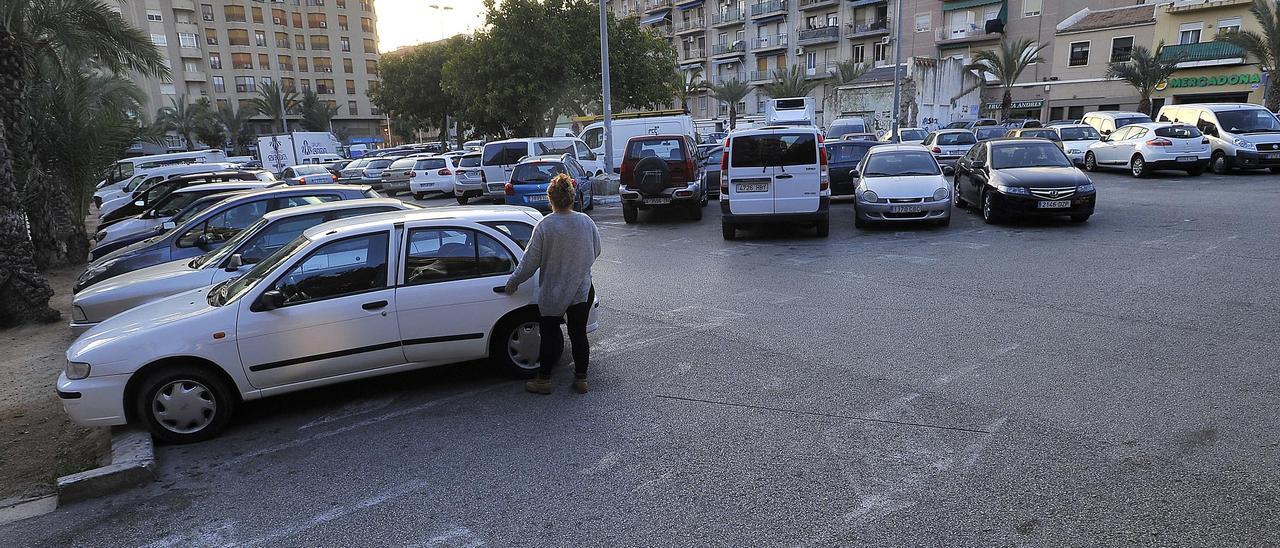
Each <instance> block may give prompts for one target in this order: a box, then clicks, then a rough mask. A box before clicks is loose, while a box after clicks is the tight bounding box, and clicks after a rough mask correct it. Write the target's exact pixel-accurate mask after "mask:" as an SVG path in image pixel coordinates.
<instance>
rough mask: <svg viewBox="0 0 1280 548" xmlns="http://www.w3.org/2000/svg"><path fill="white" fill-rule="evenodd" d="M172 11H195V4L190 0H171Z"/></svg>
mask: <svg viewBox="0 0 1280 548" xmlns="http://www.w3.org/2000/svg"><path fill="white" fill-rule="evenodd" d="M172 4H173V9H174V10H181V11H196V3H195V2H192V1H191V0H173V2H172Z"/></svg>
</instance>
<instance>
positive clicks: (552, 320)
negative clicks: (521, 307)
mask: <svg viewBox="0 0 1280 548" xmlns="http://www.w3.org/2000/svg"><path fill="white" fill-rule="evenodd" d="M595 296H596V290H595V288H594V287H593V288H591V294H590V295H588V296H587V302H585V303H578V304H575V305H572V306H570V307H569V309H568V310H567V311H566V312H565V325H567V326H568V327H569V344H571V345H572V346H573V376H574V377H586V376H587V365H588V362H590V361H591V346H590V344H591V343H589V342H587V318H588V317H590V315H591V303H592V302H593V301H595ZM539 324H540V327H541V329H542V345H541V348H539V353H538V355H539V356H556V357H557V358H559V357H560V354H561V353H563V352H564V339H563V336H562V335H561V333H560V318H558V317H555V316H542V320H541V322H539ZM541 361H542V363H541V364H540V365H541V367H540V368H539V369H538V376H539V377H542V378H544V379H545V378H550V377H551V368H552V367H555V365H556V361H557V360H547V359H543V360H541Z"/></svg>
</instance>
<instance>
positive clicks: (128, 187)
mask: <svg viewBox="0 0 1280 548" xmlns="http://www.w3.org/2000/svg"><path fill="white" fill-rule="evenodd" d="M146 179H147V174H146V173H143V174H142V175H138V176H136V177H134V178H133V179H130V180H129V182H127V183H125V184H124V189H125V191H127V192H133V191H134V190H137V188H138V185H140V184H142V181H145V180H146Z"/></svg>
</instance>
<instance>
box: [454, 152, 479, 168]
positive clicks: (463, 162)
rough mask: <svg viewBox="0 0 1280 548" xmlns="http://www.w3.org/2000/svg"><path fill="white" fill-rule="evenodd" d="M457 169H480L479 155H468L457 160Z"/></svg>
mask: <svg viewBox="0 0 1280 548" xmlns="http://www.w3.org/2000/svg"><path fill="white" fill-rule="evenodd" d="M458 167H480V155H479V154H468V155H466V156H463V157H462V158H460V159H459V160H458Z"/></svg>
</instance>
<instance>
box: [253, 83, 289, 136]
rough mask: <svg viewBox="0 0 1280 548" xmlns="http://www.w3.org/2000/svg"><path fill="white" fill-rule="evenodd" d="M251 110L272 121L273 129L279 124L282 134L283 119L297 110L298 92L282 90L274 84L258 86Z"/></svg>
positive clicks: (278, 85)
mask: <svg viewBox="0 0 1280 548" xmlns="http://www.w3.org/2000/svg"><path fill="white" fill-rule="evenodd" d="M253 108H254V109H255V110H257V111H258V114H262V115H263V116H266V117H267V118H270V119H271V121H272V125H273V127H274V126H275V124H276V123H279V128H280V132H281V133H283V132H284V119H285V116H289V115H291V114H293V113H295V112H297V110H298V92H297V91H295V90H294V89H293V88H292V87H291V88H289V89H284V88H283V87H281V86H280V84H278V83H276V82H263V83H261V84H258V96H257V97H254V98H253Z"/></svg>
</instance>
